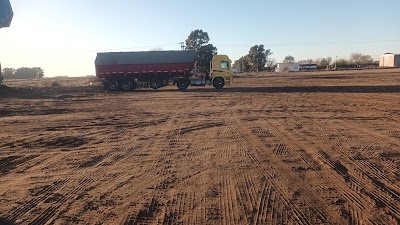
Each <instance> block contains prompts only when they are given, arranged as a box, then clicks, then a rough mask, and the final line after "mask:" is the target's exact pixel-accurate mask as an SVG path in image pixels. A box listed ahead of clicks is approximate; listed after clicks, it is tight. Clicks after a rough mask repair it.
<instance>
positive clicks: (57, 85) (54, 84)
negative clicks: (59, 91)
mask: <svg viewBox="0 0 400 225" xmlns="http://www.w3.org/2000/svg"><path fill="white" fill-rule="evenodd" d="M51 86H52V87H60V86H61V84H60V83H59V82H57V81H53V83H51Z"/></svg>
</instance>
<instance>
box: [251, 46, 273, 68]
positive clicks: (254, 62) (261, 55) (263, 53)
mask: <svg viewBox="0 0 400 225" xmlns="http://www.w3.org/2000/svg"><path fill="white" fill-rule="evenodd" d="M270 55H272V52H271V50H270V49H267V50H265V48H264V45H262V44H261V45H254V46H253V47H251V48H250V50H249V54H247V61H248V62H249V64H250V65H251V69H252V70H254V71H257V72H258V71H262V70H263V69H264V67H265V64H266V63H267V59H268V56H270Z"/></svg>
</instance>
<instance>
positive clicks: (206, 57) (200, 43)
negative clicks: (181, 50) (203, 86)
mask: <svg viewBox="0 0 400 225" xmlns="http://www.w3.org/2000/svg"><path fill="white" fill-rule="evenodd" d="M209 41H210V38H209V37H208V33H207V32H204V31H203V30H201V29H198V30H194V31H192V32H191V33H190V35H189V37H188V38H187V39H186V50H195V51H196V52H197V57H198V59H197V65H196V66H197V68H198V69H200V70H203V71H204V70H207V71H209V70H210V62H211V60H212V57H213V55H214V54H216V53H217V48H216V47H214V46H213V45H212V44H208V42H209Z"/></svg>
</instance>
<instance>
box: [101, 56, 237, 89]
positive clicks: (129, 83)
mask: <svg viewBox="0 0 400 225" xmlns="http://www.w3.org/2000/svg"><path fill="white" fill-rule="evenodd" d="M196 60H197V54H196V51H191V50H187V51H143V52H107V53H97V57H96V61H95V66H96V76H97V78H99V79H101V80H103V83H104V87H105V88H106V89H107V90H110V91H118V90H122V91H129V90H133V89H135V88H140V87H150V88H153V89H158V88H160V87H163V86H167V85H169V84H171V83H173V84H176V85H177V87H178V88H179V89H180V90H185V89H186V88H187V87H188V86H206V85H213V86H214V87H215V88H217V89H220V88H223V87H224V85H230V84H232V77H233V76H232V75H233V73H232V68H231V60H230V59H229V57H228V56H226V55H214V56H213V59H212V61H211V74H209V73H208V72H207V73H206V74H203V75H201V76H195V74H194V66H195V63H196Z"/></svg>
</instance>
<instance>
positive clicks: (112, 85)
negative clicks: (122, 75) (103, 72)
mask: <svg viewBox="0 0 400 225" xmlns="http://www.w3.org/2000/svg"><path fill="white" fill-rule="evenodd" d="M107 90H109V91H118V90H119V82H118V81H117V80H109V81H108V82H107Z"/></svg>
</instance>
